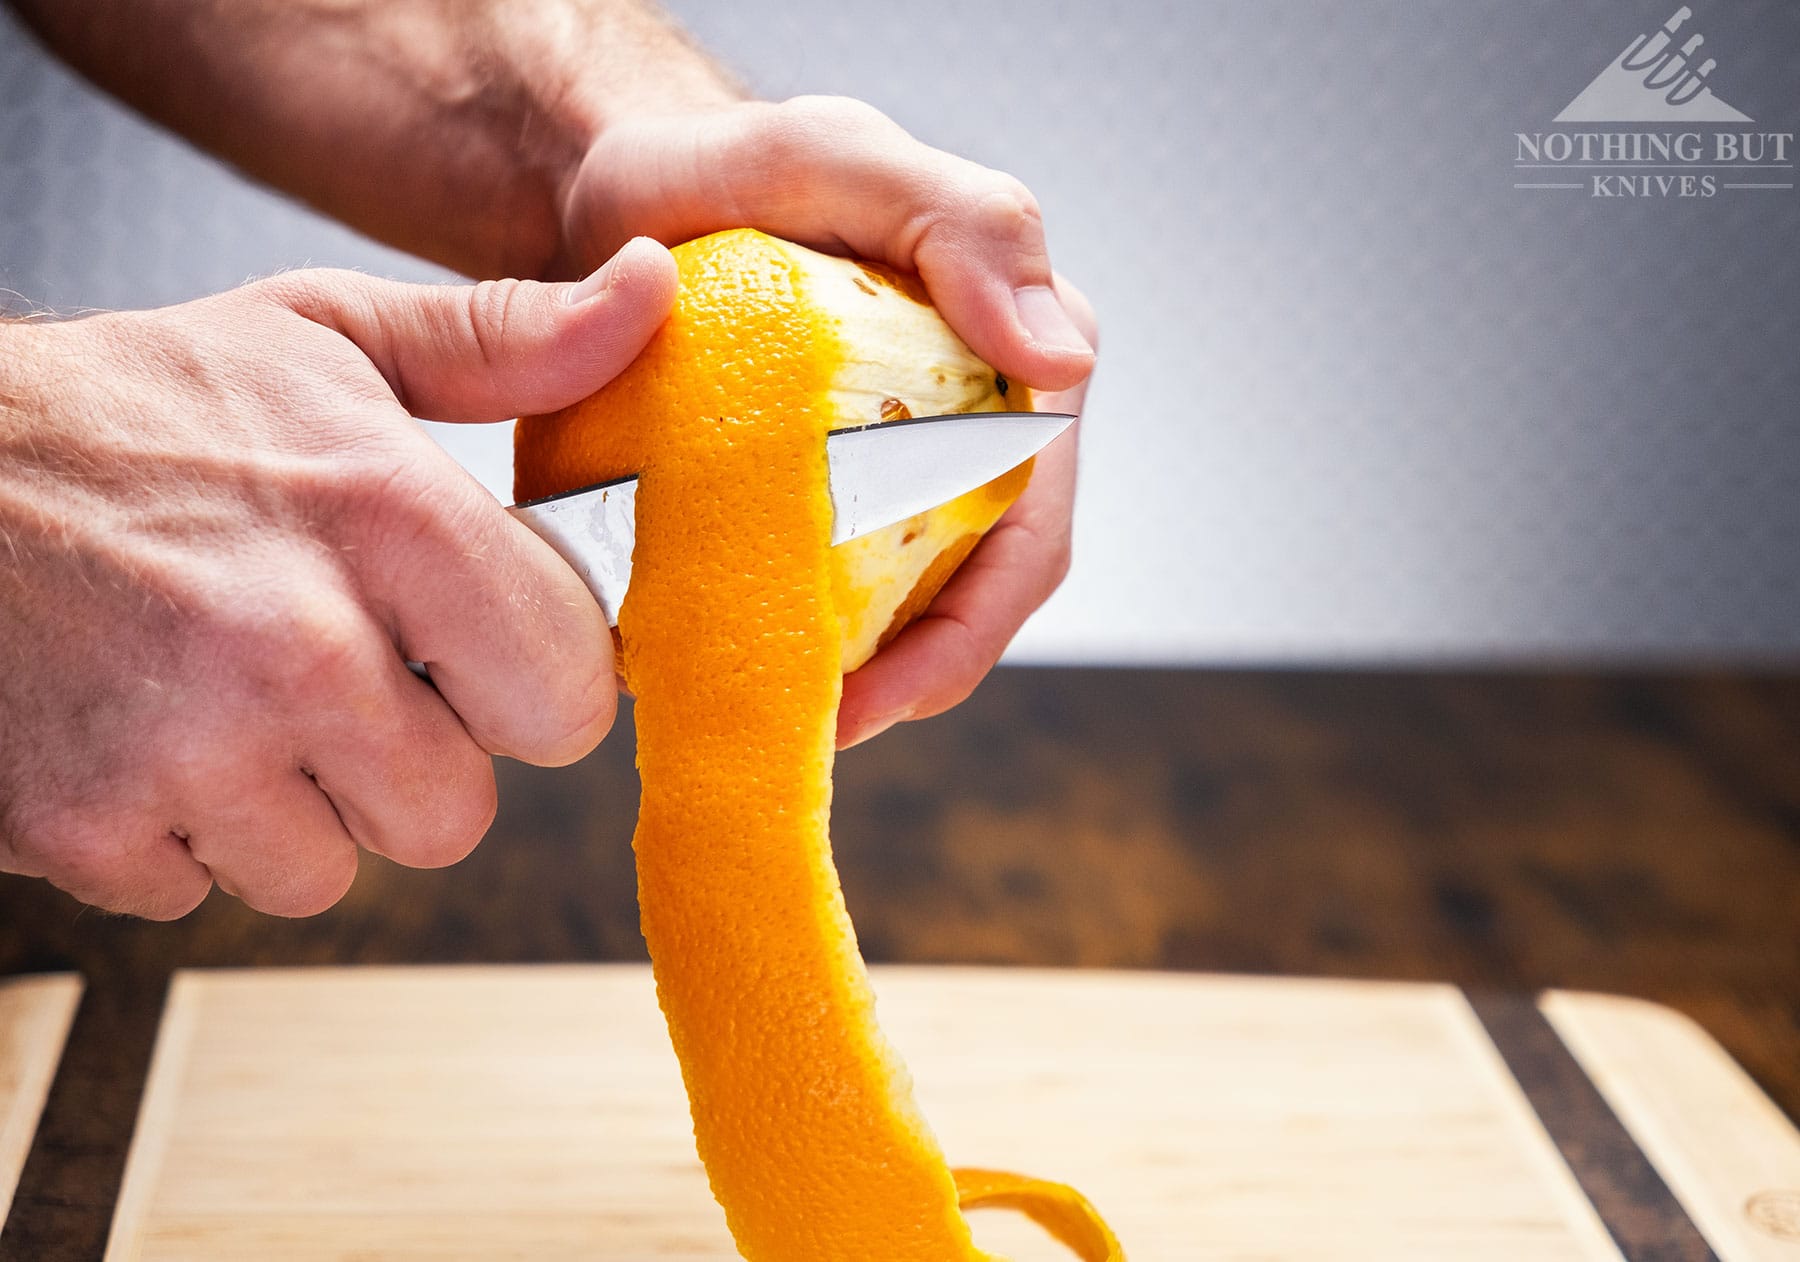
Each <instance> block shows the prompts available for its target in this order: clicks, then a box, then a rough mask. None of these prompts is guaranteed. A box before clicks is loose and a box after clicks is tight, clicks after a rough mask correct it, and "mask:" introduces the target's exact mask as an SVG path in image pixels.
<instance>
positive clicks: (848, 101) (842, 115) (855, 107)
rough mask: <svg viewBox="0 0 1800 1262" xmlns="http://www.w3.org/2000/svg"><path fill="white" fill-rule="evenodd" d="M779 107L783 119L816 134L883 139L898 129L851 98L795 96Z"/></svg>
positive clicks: (895, 124)
mask: <svg viewBox="0 0 1800 1262" xmlns="http://www.w3.org/2000/svg"><path fill="white" fill-rule="evenodd" d="M780 108H781V109H782V110H783V111H784V113H785V116H786V117H788V118H790V119H791V120H793V121H794V122H795V123H796V124H797V125H799V126H801V127H803V128H805V129H806V130H807V131H808V132H810V133H813V134H817V135H824V136H832V137H837V138H842V137H843V136H844V135H845V134H846V133H848V134H850V135H852V136H855V137H859V138H861V137H870V136H883V137H885V136H891V135H892V134H893V133H895V132H897V131H900V130H901V128H900V125H899V124H898V123H896V122H894V120H893V119H891V118H889V117H888V116H887V115H886V114H884V113H882V112H881V111H880V110H878V109H876V108H875V107H874V106H873V105H870V104H869V103H868V102H867V101H859V100H857V99H856V98H855V97H853V96H796V97H792V98H790V99H789V100H787V101H785V102H783V103H782V105H781V107H780Z"/></svg>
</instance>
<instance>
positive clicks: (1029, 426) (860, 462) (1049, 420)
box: [825, 412, 1075, 544]
mask: <svg viewBox="0 0 1800 1262" xmlns="http://www.w3.org/2000/svg"><path fill="white" fill-rule="evenodd" d="M1074 421H1075V418H1074V417H1072V416H1065V415H1063V414H1062V413H1060V412H969V413H964V414H962V415H958V416H928V417H920V418H919V419H917V420H904V421H886V422H882V423H880V424H876V425H860V426H857V427H856V428H854V429H840V430H834V431H832V434H831V436H830V437H829V438H827V439H826V440H825V452H826V457H827V459H828V460H829V461H830V464H831V508H832V512H833V517H832V523H831V542H832V543H834V544H838V543H844V542H846V541H847V540H850V539H854V538H856V537H857V536H858V535H866V534H868V533H869V532H870V531H871V530H880V529H881V528H882V527H883V526H891V525H893V524H894V523H895V522H897V521H904V520H905V519H906V518H908V517H911V516H912V515H913V514H915V513H922V512H924V511H925V510H926V509H928V508H936V507H937V506H938V505H939V504H944V503H947V502H949V501H950V500H953V499H955V498H956V497H957V496H959V495H961V494H963V493H964V492H965V491H972V490H974V489H975V488H976V487H978V486H980V485H981V484H982V483H984V482H991V481H993V480H994V479H995V478H997V477H999V476H1000V475H1001V474H1003V473H1005V472H1006V471H1007V470H1009V469H1016V468H1017V467H1018V466H1020V465H1021V464H1024V463H1025V462H1026V461H1027V460H1029V459H1031V458H1032V457H1033V456H1035V455H1037V453H1038V452H1040V451H1042V450H1043V449H1044V448H1045V447H1047V446H1049V445H1050V440H1051V439H1053V438H1055V437H1056V436H1057V435H1058V434H1060V433H1062V432H1063V431H1064V430H1065V429H1067V428H1069V426H1070V425H1072V424H1074Z"/></svg>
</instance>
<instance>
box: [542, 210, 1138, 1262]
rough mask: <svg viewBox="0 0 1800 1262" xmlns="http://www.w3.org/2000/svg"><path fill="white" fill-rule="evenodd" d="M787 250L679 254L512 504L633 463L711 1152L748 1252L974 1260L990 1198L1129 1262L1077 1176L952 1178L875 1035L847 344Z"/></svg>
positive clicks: (660, 786)
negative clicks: (844, 617)
mask: <svg viewBox="0 0 1800 1262" xmlns="http://www.w3.org/2000/svg"><path fill="white" fill-rule="evenodd" d="M797 250H798V247H792V246H789V245H787V244H786V243H782V242H775V241H773V240H771V239H769V238H766V237H763V236H761V234H757V233H751V232H744V231H738V232H728V233H721V234H716V235H714V236H712V237H707V238H702V239H701V240H699V241H695V242H690V243H689V244H688V245H686V246H683V247H679V248H677V249H676V251H675V255H676V258H677V261H678V263H679V266H680V270H681V277H682V286H681V293H680V297H679V299H678V302H677V306H676V309H675V311H674V313H673V315H672V316H671V317H670V319H669V321H668V323H667V324H666V325H665V326H664V328H663V329H662V330H661V331H660V332H659V333H658V334H657V336H656V338H655V339H654V340H653V341H652V342H651V344H650V345H649V347H648V348H647V349H646V350H645V351H644V352H643V355H642V356H641V357H640V358H639V360H638V361H637V362H636V363H635V364H634V365H633V367H632V368H631V370H629V371H628V372H627V373H626V374H624V375H623V376H622V377H620V378H619V379H618V380H616V381H615V382H613V383H612V384H611V385H609V386H608V387H607V388H606V389H605V390H603V391H602V392H601V393H600V394H599V395H596V396H595V397H594V399H592V400H589V401H588V403H587V404H583V405H578V407H576V408H573V409H569V410H567V411H565V412H563V413H559V414H557V415H555V416H552V417H547V418H536V419H533V420H528V421H524V422H521V425H520V432H519V437H518V470H519V486H518V491H519V494H521V495H536V494H543V493H546V492H548V491H553V490H557V489H562V488H563V487H566V486H573V485H580V484H581V483H583V482H590V481H593V480H596V479H600V478H606V477H614V476H620V475H622V474H625V473H627V472H633V471H635V472H639V473H640V475H641V480H640V483H639V488H638V500H637V543H636V551H635V554H634V559H633V577H632V585H631V588H630V591H629V594H628V595H627V598H626V601H625V604H624V608H623V610H622V612H621V616H620V621H619V631H620V635H621V637H622V643H623V656H622V662H623V670H624V673H625V675H626V679H627V682H628V683H629V685H630V686H631V688H632V689H633V691H634V692H635V693H636V694H637V706H636V722H637V740H638V766H639V769H640V772H641V777H642V783H643V799H642V805H641V807H640V811H639V816H638V825H637V835H636V838H635V841H634V843H633V844H634V847H635V849H636V853H637V868H638V898H639V906H640V913H641V916H642V923H643V932H644V937H645V940H646V942H647V943H648V945H649V949H650V956H651V960H652V962H653V966H654V972H655V976H656V985H657V995H658V998H659V1000H660V1002H661V1004H662V1009H663V1013H664V1015H665V1017H666V1018H667V1020H668V1025H669V1033H670V1036H671V1039H672V1041H673V1043H674V1046H675V1051H676V1053H677V1055H678V1057H679V1059H680V1062H681V1069H682V1075H683V1079H684V1081H685V1083H686V1086H687V1091H688V1098H689V1102H690V1104H691V1107H692V1113H693V1123H694V1134H695V1140H696V1143H697V1146H698V1149H699V1153H700V1157H701V1159H702V1161H703V1162H704V1163H705V1166H706V1171H707V1175H708V1177H709V1178H710V1180H711V1183H712V1190H713V1193H714V1195H715V1196H716V1197H717V1199H718V1201H719V1203H720V1205H722V1206H723V1207H724V1210H725V1215H726V1219H727V1222H728V1223H729V1225H730V1228H731V1232H732V1235H733V1237H734V1238H735V1239H736V1241H737V1245H738V1249H739V1250H740V1252H741V1253H742V1254H743V1256H744V1257H745V1258H747V1259H750V1260H751V1262H799V1260H802V1259H805V1260H808V1262H813V1260H819V1262H825V1260H839V1259H841V1260H842V1262H903V1260H905V1262H913V1260H916V1262H951V1260H956V1259H970V1260H975V1259H983V1258H986V1256H987V1255H985V1254H983V1253H982V1252H981V1251H980V1250H979V1249H978V1248H977V1247H976V1246H975V1244H974V1241H973V1239H972V1238H971V1236H970V1233H969V1228H968V1224H967V1223H966V1222H965V1220H964V1218H963V1216H962V1212H961V1209H962V1208H963V1207H969V1208H973V1207H976V1206H982V1205H997V1206H1007V1207H1010V1208H1013V1209H1017V1210H1021V1211H1023V1212H1025V1213H1026V1214H1028V1215H1030V1216H1031V1217H1032V1218H1033V1219H1035V1220H1036V1221H1037V1222H1038V1223H1040V1224H1041V1225H1042V1226H1043V1227H1044V1228H1045V1229H1046V1230H1048V1231H1049V1232H1050V1233H1051V1234H1052V1235H1054V1236H1055V1237H1056V1238H1057V1239H1058V1240H1059V1241H1061V1242H1063V1243H1064V1244H1066V1245H1068V1246H1069V1247H1070V1248H1071V1249H1072V1250H1074V1252H1075V1253H1076V1254H1077V1255H1079V1256H1080V1257H1081V1258H1083V1259H1085V1260H1086V1262H1109V1260H1112V1259H1122V1258H1123V1254H1122V1252H1121V1250H1120V1248H1119V1244H1118V1242H1117V1240H1115V1239H1114V1237H1113V1235H1112V1233H1111V1232H1110V1231H1109V1230H1108V1229H1107V1227H1106V1225H1105V1224H1104V1223H1103V1222H1102V1221H1101V1220H1100V1218H1099V1216H1098V1214H1096V1213H1095V1211H1094V1210H1093V1208H1092V1207H1091V1206H1090V1205H1089V1204H1088V1203H1087V1202H1086V1201H1085V1200H1084V1199H1082V1198H1081V1196H1080V1195H1079V1194H1077V1193H1075V1192H1074V1191H1073V1190H1071V1189H1069V1188H1065V1187H1063V1186H1061V1185H1059V1184H1051V1183H1044V1182H1040V1181H1036V1180H1032V1179H1026V1178H1023V1177H1020V1176H1016V1175H1009V1174H999V1173H995V1172H990V1171H978V1170H969V1171H962V1172H958V1173H956V1174H954V1175H953V1174H952V1172H951V1171H950V1170H949V1169H948V1167H947V1166H946V1164H945V1162H944V1158H943V1155H942V1153H941V1152H940V1150H939V1148H938V1145H937V1141H936V1139H935V1138H934V1137H933V1135H932V1133H931V1131H930V1129H929V1128H928V1126H927V1124H926V1122H925V1119H924V1117H923V1116H922V1115H921V1114H920V1112H919V1111H918V1109H917V1108H916V1106H915V1105H914V1103H913V1099H912V1091H911V1083H910V1079H909V1078H908V1076H907V1073H906V1069H905V1066H904V1065H903V1064H902V1063H901V1061H900V1058H899V1057H898V1056H897V1055H896V1054H895V1052H894V1051H893V1049H892V1048H891V1047H890V1046H889V1044H888V1043H887V1041H886V1039H885V1038H884V1037H883V1035H882V1033H881V1030H880V1028H879V1026H878V1025H877V1023H876V1019H875V1002H874V996H873V994H872V993H871V991H870V988H869V982H868V975H867V972H866V970H865V968H864V966H863V961H862V957H861V955H860V954H859V952H858V950H857V945H856V937H855V932H854V930H853V929H852V927H851V924H850V918H849V915H848V913H847V912H846V910H845V907H844V901H843V895H842V892H841V891H840V889H839V886H838V880H837V872H836V869H835V867H834V866H833V864H832V859H831V845H830V839H829V835H828V830H827V826H828V819H829V814H830V799H831V769H832V760H833V754H834V732H835V728H836V714H837V707H838V701H839V697H840V694H841V691H842V672H843V660H842V650H841V636H840V625H839V622H838V618H837V614H836V611H835V608H834V603H833V582H832V569H831V564H830V551H831V549H830V543H829V540H830V527H831V514H832V508H831V500H830V495H829V489H828V483H827V478H826V464H825V455H824V451H825V436H826V433H827V432H828V431H829V430H830V429H832V428H833V427H834V426H835V425H837V424H840V423H843V420H842V418H840V417H838V416H836V415H834V414H833V410H832V408H831V406H830V405H829V402H828V400H829V393H828V392H829V388H830V385H831V380H830V378H831V371H832V365H833V364H834V363H835V362H838V361H839V359H840V358H841V356H842V354H843V348H842V347H841V346H840V345H839V343H838V338H839V332H838V329H837V328H836V327H835V322H834V321H833V320H832V319H831V318H830V317H829V316H828V315H827V314H824V313H822V312H821V311H820V310H818V309H817V308H816V307H814V306H810V305H809V304H808V302H807V301H806V294H805V292H804V285H805V277H804V276H803V275H802V273H801V269H800V268H799V267H798V266H797V264H796V253H795V252H796V251H797ZM599 418H603V421H602V420H601V419H599ZM559 484H560V485H559ZM765 488H775V489H774V490H772V491H771V490H766V489H765Z"/></svg>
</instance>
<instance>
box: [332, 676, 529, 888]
mask: <svg viewBox="0 0 1800 1262" xmlns="http://www.w3.org/2000/svg"><path fill="white" fill-rule="evenodd" d="M371 674H372V676H373V677H372V679H371V682H372V685H373V687H372V690H371V692H370V694H369V695H368V696H366V697H364V698H362V699H360V700H359V701H358V702H357V703H356V704H354V705H348V706H344V707H341V708H339V709H338V710H336V711H334V712H332V713H328V714H322V715H320V716H319V717H318V722H317V727H316V728H315V730H314V732H313V733H312V736H311V740H310V750H309V753H308V755H307V757H306V759H305V766H306V768H307V770H308V771H310V772H311V774H312V779H313V783H314V784H315V785H316V786H317V788H318V789H319V790H320V791H321V792H323V793H324V794H325V796H326V797H328V798H329V799H330V800H331V804H332V805H333V806H334V807H335V808H336V811H337V817H338V818H339V819H340V820H341V821H343V825H344V827H345V829H346V830H347V831H348V832H349V834H350V837H351V838H352V840H354V841H355V842H356V844H357V845H359V846H361V847H362V848H363V849H364V850H369V851H373V852H374V853H376V854H379V855H383V856H385V857H387V858H389V859H392V860H393V861H394V862H396V863H401V864H405V865H406V866H407V867H411V868H441V867H447V866H448V865H450V864H452V863H456V862H457V861H459V860H461V859H463V858H464V857H466V856H467V855H468V853H469V851H471V850H473V849H474V848H475V845H476V843H477V842H479V841H480V840H481V838H482V836H483V835H484V834H485V833H486V832H487V830H488V826H489V825H490V824H492V823H493V822H494V812H495V809H496V807H497V804H498V798H497V796H496V791H495V785H494V767H493V762H492V760H491V759H490V758H489V757H488V754H487V752H486V751H485V750H483V749H482V748H481V747H480V746H479V745H477V744H476V743H475V741H474V740H473V739H471V738H470V736H469V733H468V732H467V731H466V730H465V729H464V727H463V725H462V723H461V721H459V720H458V718H457V717H456V714H455V713H454V712H453V711H452V710H451V708H450V707H449V705H448V704H446V703H445V701H444V699H443V697H442V696H440V695H439V693H438V692H437V690H436V689H434V688H433V687H432V686H431V685H430V684H428V683H426V682H424V681H423V680H421V679H419V678H418V677H417V676H415V675H413V674H412V672H410V671H408V670H407V669H406V667H405V666H404V665H403V664H402V663H401V660H400V658H399V656H398V654H395V653H388V654H387V660H386V662H385V663H381V664H380V668H379V669H378V670H377V671H374V672H371Z"/></svg>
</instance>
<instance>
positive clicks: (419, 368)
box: [250, 238, 676, 421]
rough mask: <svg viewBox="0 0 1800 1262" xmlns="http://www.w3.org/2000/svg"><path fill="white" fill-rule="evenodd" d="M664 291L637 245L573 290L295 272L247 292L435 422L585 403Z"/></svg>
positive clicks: (662, 311)
mask: <svg viewBox="0 0 1800 1262" xmlns="http://www.w3.org/2000/svg"><path fill="white" fill-rule="evenodd" d="M675 289H676V274H675V261H674V259H672V258H671V257H670V256H669V252H668V251H667V250H666V249H664V248H663V247H662V246H660V245H658V244H657V243H656V242H654V241H650V240H647V239H644V238H638V239H636V240H633V241H631V242H628V243H627V244H626V245H625V246H624V248H622V249H621V250H620V251H619V252H618V253H617V254H616V255H614V256H613V258H612V259H611V260H609V261H608V262H607V263H606V264H605V265H604V266H602V267H601V268H600V269H599V270H597V271H596V272H594V273H593V275H591V276H589V277H588V278H587V279H586V280H583V281H580V282H576V283H573V284H556V285H545V284H539V283H537V282H535V281H518V280H497V281H483V282H482V283H481V284H478V285H404V284H399V283H397V282H394V281H384V280H376V279H373V278H371V277H367V276H363V275H361V274H360V273H356V272H341V271H303V272H290V273H288V274H286V275H284V276H278V277H274V278H272V279H271V280H268V281H264V282H262V283H261V284H260V285H255V286H251V287H250V290H251V291H253V292H258V293H261V294H262V295H263V296H265V297H268V298H271V299H273V300H275V301H278V302H281V303H282V304H283V305H285V306H288V307H290V308H292V309H293V310H294V311H296V312H298V313H299V314H301V315H303V316H305V317H307V318H308V319H310V320H313V321H315V322H316V323H319V324H323V325H325V326H326V327H327V328H330V329H333V330H335V331H336V332H338V333H341V334H342V335H343V336H345V337H346V338H348V339H350V341H352V342H354V343H355V344H356V346H357V347H358V349H360V350H361V351H362V353H363V354H364V355H366V356H368V358H369V360H370V362H371V363H373V364H374V365H375V367H376V369H377V370H378V371H379V372H380V373H381V375H382V377H383V378H385V379H386V381H387V383H388V385H389V387H390V388H392V390H393V391H394V394H395V397H396V398H398V399H399V401H400V403H401V405H402V406H404V407H405V408H406V410H407V411H408V412H410V413H412V414H413V415H414V416H425V417H430V418H431V419H433V420H444V421H497V420H505V419H507V418H509V417H513V416H518V415H520V414H521V413H533V412H550V411H555V410H556V409H557V408H562V407H567V406H568V405H570V404H571V403H576V402H579V401H580V400H582V399H585V398H586V397H587V396H588V395H590V394H592V393H593V392H594V391H596V390H598V389H599V388H600V387H601V386H603V385H605V384H606V383H607V382H608V381H610V380H612V378H613V377H615V376H617V375H618V374H619V372H621V371H622V370H623V369H624V368H625V366H626V365H627V364H629V363H630V362H631V361H632V360H633V359H635V358H636V357H637V353H638V352H639V351H640V350H642V349H643V348H644V344H645V343H646V342H648V341H649V340H650V336H651V335H652V334H653V333H655V332H656V330H657V328H658V326H660V325H661V324H662V322H663V319H664V318H665V317H666V316H667V315H668V313H669V308H670V307H671V306H672V305H673V303H674V301H675Z"/></svg>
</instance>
